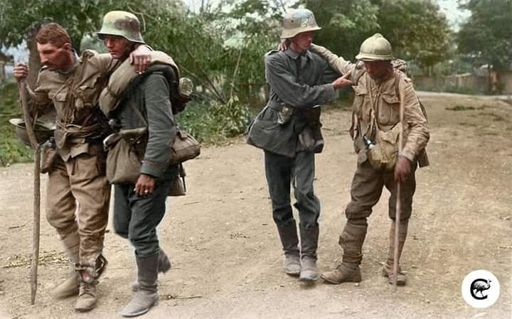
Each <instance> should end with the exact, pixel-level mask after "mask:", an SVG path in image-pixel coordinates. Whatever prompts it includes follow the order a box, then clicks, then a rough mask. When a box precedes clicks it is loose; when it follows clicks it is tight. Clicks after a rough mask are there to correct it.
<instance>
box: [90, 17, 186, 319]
mask: <svg viewBox="0 0 512 319" xmlns="http://www.w3.org/2000/svg"><path fill="white" fill-rule="evenodd" d="M98 37H99V38H100V39H103V40H104V41H105V44H106V46H107V47H108V48H109V49H110V47H109V44H110V43H111V42H110V41H113V42H115V41H117V40H118V39H119V38H120V37H122V38H124V39H126V40H128V41H127V42H128V44H127V45H126V46H125V49H129V47H130V46H131V44H132V43H144V40H143V39H142V35H141V34H140V22H139V20H138V18H137V17H136V16H135V15H134V14H132V13H130V12H126V11H110V12H108V13H107V14H106V15H105V16H104V17H103V24H102V27H101V30H100V31H99V32H98ZM120 58H121V59H124V58H126V56H124V57H120ZM169 60H170V61H172V59H170V57H169ZM170 64H171V65H172V66H175V65H174V62H172V63H170ZM171 65H169V64H162V65H161V66H160V65H159V66H158V67H160V68H155V69H153V68H150V69H148V70H147V71H146V74H144V75H142V76H141V77H140V78H138V79H137V80H136V81H130V80H127V79H130V78H131V77H130V76H127V75H126V73H125V71H124V70H123V68H122V67H120V68H118V69H117V70H116V71H115V72H114V73H113V74H112V77H111V81H112V80H113V79H116V81H118V82H120V83H117V84H118V85H116V86H117V87H118V89H119V91H120V92H122V93H121V94H120V97H119V100H120V103H119V105H117V103H115V102H114V103H112V104H111V103H110V102H108V101H109V100H110V99H111V96H110V94H105V93H103V94H102V95H101V101H100V103H101V104H102V110H103V111H104V112H105V113H106V114H107V115H108V116H109V117H112V118H114V119H116V120H117V124H118V125H119V126H120V129H121V130H129V129H134V128H145V129H146V130H145V131H146V133H145V134H142V135H141V136H138V137H136V138H134V140H133V141H131V142H132V143H131V146H132V147H133V148H132V150H133V151H134V152H135V153H136V154H137V155H138V157H139V159H140V160H141V162H142V166H141V168H140V175H139V177H138V179H137V181H136V182H135V183H126V184H115V186H114V187H115V192H114V196H115V199H114V229H115V231H116V233H117V234H119V235H120V236H122V237H124V238H127V239H129V240H130V242H131V244H132V245H133V246H134V248H135V261H136V263H137V282H136V284H134V286H133V288H134V289H133V290H134V294H133V297H132V299H131V301H130V302H129V303H128V304H127V305H126V306H125V307H124V308H123V310H122V311H121V315H122V316H125V317H135V316H139V315H142V314H144V313H146V312H148V311H149V310H150V309H151V307H153V306H154V305H156V304H158V299H159V296H158V282H157V279H158V272H166V271H167V270H169V268H170V262H169V259H168V258H167V256H166V255H165V253H164V252H163V251H162V250H161V249H160V246H159V242H158V236H157V230H156V228H157V226H158V224H159V223H160V221H161V220H162V218H163V217H164V214H165V201H166V198H167V194H168V193H169V189H170V187H171V185H172V182H173V181H174V180H175V179H176V178H177V176H178V173H179V172H178V166H177V165H170V164H169V163H170V160H171V152H170V147H171V146H172V145H173V143H174V139H175V138H176V131H177V128H176V122H175V119H174V115H173V111H172V104H171V83H172V82H175V81H176V82H177V81H178V73H179V72H178V70H177V68H176V69H173V67H172V66H171ZM157 69H158V70H157ZM128 82H129V85H128ZM112 87H113V83H109V84H108V86H107V87H106V88H105V90H110V89H111V88H112ZM119 87H125V89H120V88H119ZM172 89H174V88H172ZM116 91H117V90H116ZM116 105H117V106H116ZM111 108H114V109H111ZM137 188H139V189H137ZM141 188H145V190H144V191H142V189H141ZM149 188H150V189H151V190H150V189H149Z"/></svg>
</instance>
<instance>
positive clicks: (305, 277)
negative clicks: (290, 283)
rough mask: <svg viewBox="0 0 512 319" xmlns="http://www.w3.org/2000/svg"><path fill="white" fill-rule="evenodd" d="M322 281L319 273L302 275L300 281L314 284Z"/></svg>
mask: <svg viewBox="0 0 512 319" xmlns="http://www.w3.org/2000/svg"><path fill="white" fill-rule="evenodd" d="M318 279H320V275H319V274H318V273H315V274H303V273H301V274H300V277H299V280H300V281H304V282H314V281H317V280H318Z"/></svg>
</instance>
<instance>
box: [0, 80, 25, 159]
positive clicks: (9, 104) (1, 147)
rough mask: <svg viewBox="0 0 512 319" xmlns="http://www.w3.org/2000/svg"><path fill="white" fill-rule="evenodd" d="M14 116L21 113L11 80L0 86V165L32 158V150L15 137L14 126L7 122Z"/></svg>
mask: <svg viewBox="0 0 512 319" xmlns="http://www.w3.org/2000/svg"><path fill="white" fill-rule="evenodd" d="M14 117H22V115H21V113H20V108H19V104H18V88H17V86H16V83H12V82H11V83H6V84H4V85H1V86H0V166H7V165H10V164H12V163H18V162H27V161H30V160H31V159H32V151H31V150H30V148H29V147H27V146H25V145H24V144H22V143H21V142H20V141H18V140H17V139H16V135H15V131H14V126H12V125H11V124H10V123H9V119H10V118H14Z"/></svg>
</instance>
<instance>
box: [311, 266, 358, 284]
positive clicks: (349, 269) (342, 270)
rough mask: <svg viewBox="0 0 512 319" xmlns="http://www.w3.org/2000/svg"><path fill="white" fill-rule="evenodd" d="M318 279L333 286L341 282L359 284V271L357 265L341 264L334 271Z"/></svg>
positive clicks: (325, 273)
mask: <svg viewBox="0 0 512 319" xmlns="http://www.w3.org/2000/svg"><path fill="white" fill-rule="evenodd" d="M320 277H321V278H322V279H323V280H325V282H327V283H329V284H333V285H338V284H341V283H342V282H361V270H360V269H359V265H358V264H349V263H341V264H340V265H338V267H336V269H334V270H333V271H328V272H324V273H323V274H322V275H321V276H320Z"/></svg>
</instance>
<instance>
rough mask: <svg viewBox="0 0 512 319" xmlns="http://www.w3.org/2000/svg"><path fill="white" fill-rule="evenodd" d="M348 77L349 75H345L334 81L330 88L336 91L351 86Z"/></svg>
mask: <svg viewBox="0 0 512 319" xmlns="http://www.w3.org/2000/svg"><path fill="white" fill-rule="evenodd" d="M349 76H350V73H345V75H343V76H340V77H339V78H337V79H336V80H334V82H332V86H334V89H335V90H338V89H341V88H343V87H346V86H349V85H352V84H353V83H352V81H350V80H349V79H347V78H348V77H349Z"/></svg>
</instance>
